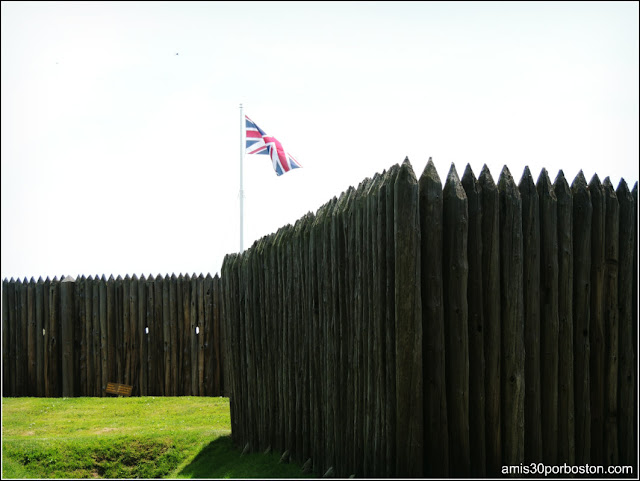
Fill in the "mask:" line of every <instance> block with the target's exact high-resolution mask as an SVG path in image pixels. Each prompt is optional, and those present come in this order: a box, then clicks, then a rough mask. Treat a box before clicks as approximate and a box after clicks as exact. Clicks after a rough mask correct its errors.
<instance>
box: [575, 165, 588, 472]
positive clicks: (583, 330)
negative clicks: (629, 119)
mask: <svg viewBox="0 0 640 481" xmlns="http://www.w3.org/2000/svg"><path fill="white" fill-rule="evenodd" d="M571 191H572V194H573V314H574V317H573V349H574V351H573V352H574V358H573V366H574V383H575V384H574V386H575V392H574V399H575V400H576V404H575V409H576V415H575V416H576V417H575V422H576V464H580V465H582V464H586V463H588V462H590V455H591V398H590V388H589V356H590V348H589V324H590V317H591V316H590V310H589V308H590V302H591V301H590V295H591V217H592V211H593V209H592V207H591V195H590V194H589V190H588V189H587V181H586V180H585V178H584V174H583V173H582V171H580V172H579V173H578V175H577V176H576V178H575V179H574V181H573V184H571Z"/></svg>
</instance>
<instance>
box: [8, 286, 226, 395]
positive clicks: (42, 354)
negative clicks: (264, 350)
mask: <svg viewBox="0 0 640 481" xmlns="http://www.w3.org/2000/svg"><path fill="white" fill-rule="evenodd" d="M219 296H220V279H219V277H218V276H217V275H216V276H215V277H213V278H212V277H211V275H209V274H208V275H207V276H206V277H203V276H202V274H200V275H199V276H198V277H196V275H195V274H194V275H193V276H189V275H188V274H187V275H185V276H183V275H180V276H178V277H176V276H175V274H174V275H172V276H171V277H169V276H165V277H164V278H163V277H161V276H160V275H158V276H156V277H155V278H153V277H152V276H150V277H149V278H145V277H144V275H143V276H141V277H140V279H138V277H137V276H135V275H134V276H133V277H129V276H128V275H127V276H126V277H125V278H124V279H122V278H121V277H120V276H118V278H117V279H114V278H113V276H110V277H109V279H106V278H105V276H104V275H103V276H102V277H98V276H96V277H95V278H93V277H91V276H89V277H88V278H85V277H84V276H82V277H81V278H79V279H76V280H74V279H72V278H70V277H64V276H63V277H62V278H61V280H58V279H57V277H56V278H54V279H53V280H52V281H51V280H49V278H47V279H46V280H45V281H43V280H42V278H40V279H38V281H37V282H36V281H35V280H34V279H33V278H32V279H31V280H30V281H27V279H26V278H25V279H24V280H23V281H22V280H20V279H18V280H17V281H14V280H13V279H11V280H9V281H7V280H6V279H5V280H4V281H3V283H2V301H3V311H2V339H3V345H2V352H3V384H2V387H3V395H4V396H39V397H42V396H46V397H60V396H64V397H71V396H104V395H105V388H106V385H107V382H120V383H124V384H129V385H132V386H133V391H132V394H133V395H140V396H147V395H151V396H163V395H164V396H220V395H222V394H223V370H222V345H221V335H220V314H219V312H220V302H219Z"/></svg>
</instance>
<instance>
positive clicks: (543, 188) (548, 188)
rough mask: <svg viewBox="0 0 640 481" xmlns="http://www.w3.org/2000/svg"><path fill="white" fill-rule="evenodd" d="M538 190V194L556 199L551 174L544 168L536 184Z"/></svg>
mask: <svg viewBox="0 0 640 481" xmlns="http://www.w3.org/2000/svg"><path fill="white" fill-rule="evenodd" d="M536 188H537V189H538V194H539V195H542V194H549V195H551V197H553V198H555V196H556V194H555V192H554V191H553V184H552V183H551V179H550V178H549V172H547V169H545V168H544V167H543V168H542V170H541V171H540V175H539V176H538V183H537V184H536Z"/></svg>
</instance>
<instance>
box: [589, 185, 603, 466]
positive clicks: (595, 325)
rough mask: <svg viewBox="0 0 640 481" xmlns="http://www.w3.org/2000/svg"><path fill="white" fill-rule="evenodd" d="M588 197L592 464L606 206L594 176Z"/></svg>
mask: <svg viewBox="0 0 640 481" xmlns="http://www.w3.org/2000/svg"><path fill="white" fill-rule="evenodd" d="M589 193H590V195H591V207H592V216H591V298H590V306H589V310H590V316H591V319H590V326H589V350H590V357H589V392H590V397H591V399H590V401H591V454H590V460H591V462H592V463H594V464H598V465H603V464H604V450H603V442H604V424H603V423H604V395H605V386H604V365H605V364H604V269H605V260H604V238H605V230H604V227H605V216H606V206H605V199H604V188H603V187H602V184H601V183H600V179H599V178H598V176H597V174H594V176H593V177H592V178H591V181H590V182H589Z"/></svg>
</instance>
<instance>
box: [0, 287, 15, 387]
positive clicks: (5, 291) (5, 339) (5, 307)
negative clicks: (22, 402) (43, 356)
mask: <svg viewBox="0 0 640 481" xmlns="http://www.w3.org/2000/svg"><path fill="white" fill-rule="evenodd" d="M9 290H10V283H9V281H8V280H7V279H6V278H5V279H3V281H2V393H3V395H4V396H6V397H10V396H13V392H12V390H11V378H12V377H13V372H12V369H11V367H10V363H11V356H10V349H11V347H10V346H11V344H12V342H13V341H12V337H11V331H12V329H11V328H12V326H11V323H10V321H9V317H10V314H9Z"/></svg>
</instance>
